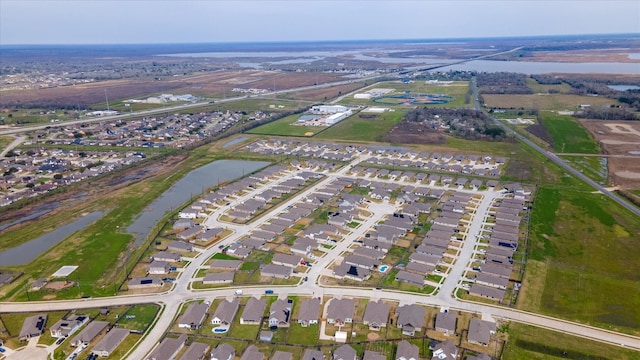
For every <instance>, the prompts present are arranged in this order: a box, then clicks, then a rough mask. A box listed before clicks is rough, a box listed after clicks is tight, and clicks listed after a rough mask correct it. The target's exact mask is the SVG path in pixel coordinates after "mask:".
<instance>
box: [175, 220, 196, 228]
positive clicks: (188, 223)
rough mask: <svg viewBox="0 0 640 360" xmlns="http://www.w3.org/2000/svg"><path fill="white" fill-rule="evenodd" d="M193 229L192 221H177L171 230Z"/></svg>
mask: <svg viewBox="0 0 640 360" xmlns="http://www.w3.org/2000/svg"><path fill="white" fill-rule="evenodd" d="M192 227H193V221H191V220H190V219H178V220H176V222H175V223H174V224H173V230H186V229H189V228H192Z"/></svg>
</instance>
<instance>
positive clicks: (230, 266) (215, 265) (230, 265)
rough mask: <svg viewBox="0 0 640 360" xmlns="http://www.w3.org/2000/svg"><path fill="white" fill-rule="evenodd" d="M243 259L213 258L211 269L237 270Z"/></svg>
mask: <svg viewBox="0 0 640 360" xmlns="http://www.w3.org/2000/svg"><path fill="white" fill-rule="evenodd" d="M241 264H242V261H240V260H226V259H213V261H211V266H209V269H211V270H224V271H236V270H238V268H240V265H241Z"/></svg>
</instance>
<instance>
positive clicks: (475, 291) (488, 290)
mask: <svg viewBox="0 0 640 360" xmlns="http://www.w3.org/2000/svg"><path fill="white" fill-rule="evenodd" d="M505 293H506V291H505V290H502V289H497V288H494V287H489V286H484V285H480V284H473V285H471V288H470V289H469V295H472V296H479V297H484V298H487V299H492V300H498V301H502V299H503V298H504V294H505Z"/></svg>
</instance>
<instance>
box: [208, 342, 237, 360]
mask: <svg viewBox="0 0 640 360" xmlns="http://www.w3.org/2000/svg"><path fill="white" fill-rule="evenodd" d="M235 356H236V349H234V348H233V346H231V345H229V344H227V343H222V344H219V345H218V346H217V347H216V348H215V349H214V350H213V351H212V352H211V360H231V359H233V358H234V357H235Z"/></svg>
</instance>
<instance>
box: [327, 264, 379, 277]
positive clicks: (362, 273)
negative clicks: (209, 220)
mask: <svg viewBox="0 0 640 360" xmlns="http://www.w3.org/2000/svg"><path fill="white" fill-rule="evenodd" d="M333 275H334V276H335V277H336V278H338V279H342V278H347V279H351V280H355V281H364V280H367V279H369V277H370V276H371V270H369V269H368V268H363V267H359V266H356V265H350V264H347V263H346V262H345V261H343V262H342V263H341V264H340V265H338V266H337V267H336V268H335V269H333Z"/></svg>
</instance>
